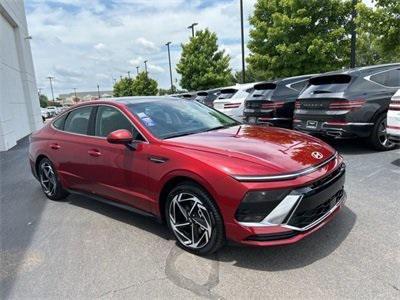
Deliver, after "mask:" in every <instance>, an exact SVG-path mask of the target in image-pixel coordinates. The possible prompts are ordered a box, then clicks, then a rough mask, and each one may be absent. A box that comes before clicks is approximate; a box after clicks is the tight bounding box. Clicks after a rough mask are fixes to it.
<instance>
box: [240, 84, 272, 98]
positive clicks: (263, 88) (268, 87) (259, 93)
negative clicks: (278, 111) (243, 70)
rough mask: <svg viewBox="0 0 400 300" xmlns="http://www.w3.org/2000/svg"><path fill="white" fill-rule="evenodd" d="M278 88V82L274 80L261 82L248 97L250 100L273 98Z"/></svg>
mask: <svg viewBox="0 0 400 300" xmlns="http://www.w3.org/2000/svg"><path fill="white" fill-rule="evenodd" d="M275 88H276V84H275V83H272V82H265V83H259V84H256V85H255V86H254V89H253V91H252V92H251V94H250V95H249V96H248V97H247V99H248V100H250V99H251V100H258V99H259V100H265V99H271V97H272V95H273V93H274V91H275Z"/></svg>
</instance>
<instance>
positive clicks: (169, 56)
mask: <svg viewBox="0 0 400 300" xmlns="http://www.w3.org/2000/svg"><path fill="white" fill-rule="evenodd" d="M170 44H171V42H168V43H166V44H165V46H167V48H168V62H169V77H170V79H171V93H173V92H174V84H173V83H172V67H171V53H170V52H169V45H170Z"/></svg>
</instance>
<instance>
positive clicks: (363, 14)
mask: <svg viewBox="0 0 400 300" xmlns="http://www.w3.org/2000/svg"><path fill="white" fill-rule="evenodd" d="M357 11H358V17H357V27H358V30H357V33H358V35H359V37H358V40H359V42H358V41H357V42H358V43H359V44H358V45H357V47H359V46H360V47H364V49H357V50H358V51H360V50H361V51H360V54H361V56H362V55H364V56H365V55H367V57H370V56H373V59H371V60H370V61H368V62H367V63H365V64H369V63H370V62H372V63H387V62H396V61H399V60H400V1H399V0H376V1H374V7H368V6H366V5H365V4H363V3H361V2H360V3H358V4H357ZM357 56H358V55H357ZM357 58H358V57H357ZM357 64H358V63H357ZM363 64H364V60H363V59H361V60H360V65H363Z"/></svg>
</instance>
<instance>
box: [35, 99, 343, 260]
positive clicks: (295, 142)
mask: <svg viewBox="0 0 400 300" xmlns="http://www.w3.org/2000/svg"><path fill="white" fill-rule="evenodd" d="M29 158H30V164H31V168H32V172H33V174H34V175H35V177H36V178H37V179H38V180H39V182H40V184H41V187H42V189H43V192H44V194H45V195H46V196H47V197H48V198H50V199H52V200H60V199H63V198H65V197H66V196H67V195H68V194H69V193H77V194H82V195H87V196H89V197H91V198H93V199H97V200H100V201H104V202H107V203H110V204H113V205H116V206H118V207H121V208H125V209H129V210H132V211H136V212H140V213H143V214H146V215H149V216H153V217H155V218H157V219H158V220H160V221H161V222H165V223H166V224H167V225H168V227H169V228H170V230H171V232H172V233H173V235H174V237H175V238H176V240H177V242H178V244H179V245H180V246H181V247H183V248H185V249H186V250H189V251H192V252H194V253H197V254H208V253H212V252H214V251H216V250H217V249H219V248H220V247H221V246H222V245H223V244H224V241H225V240H227V239H228V240H231V241H234V242H238V243H242V244H247V245H255V246H271V245H282V244H290V243H294V242H296V241H298V240H300V239H302V238H303V237H305V236H307V235H309V234H310V233H312V232H314V231H315V230H317V229H319V228H320V227H321V226H323V225H324V224H325V223H327V222H328V221H329V220H330V219H331V218H332V216H333V215H334V214H335V213H336V212H337V211H338V210H339V209H340V207H341V206H342V205H343V203H344V201H345V192H344V188H343V185H344V177H345V165H344V163H343V160H342V158H341V156H340V155H338V153H337V152H336V151H335V150H334V149H332V148H331V147H330V146H328V145H327V144H325V143H323V142H322V141H320V140H318V139H316V138H314V137H311V136H308V135H305V134H303V133H300V132H295V131H290V130H286V129H280V128H268V127H258V126H249V125H242V124H240V123H238V122H237V121H235V120H233V119H231V118H230V117H228V116H226V115H224V114H222V113H220V112H218V111H216V110H214V109H212V108H209V107H207V106H205V105H203V104H201V103H198V102H197V101H189V100H184V99H177V98H161V97H150V98H148V97H141V98H132V97H130V98H118V99H115V100H110V101H96V102H91V103H84V104H81V105H77V106H75V107H73V108H72V109H70V110H68V111H66V112H64V113H62V114H61V115H59V116H58V117H56V118H55V119H54V120H53V121H52V122H50V123H49V124H47V125H45V126H44V127H43V128H42V129H40V130H39V131H37V132H35V133H33V134H32V136H31V143H30V149H29Z"/></svg>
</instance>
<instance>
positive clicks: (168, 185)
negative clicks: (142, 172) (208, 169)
mask: <svg viewBox="0 0 400 300" xmlns="http://www.w3.org/2000/svg"><path fill="white" fill-rule="evenodd" d="M183 182H190V183H194V184H196V185H198V186H199V187H201V188H202V189H204V191H205V192H206V193H207V194H208V195H209V196H210V197H211V199H213V200H214V203H215V205H216V206H217V208H218V210H219V209H220V208H219V205H218V203H217V202H216V201H215V196H214V195H215V192H214V191H213V189H212V188H211V186H210V185H209V184H208V183H207V182H206V181H205V180H204V179H202V178H199V177H197V176H192V175H191V174H175V175H171V176H169V177H168V179H166V180H165V182H164V184H163V185H162V188H161V191H160V193H159V196H158V209H159V216H160V221H161V222H163V223H164V222H165V215H164V211H165V204H166V202H167V196H168V194H169V192H170V191H171V190H172V189H173V188H174V187H176V186H177V185H178V184H180V183H183Z"/></svg>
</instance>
